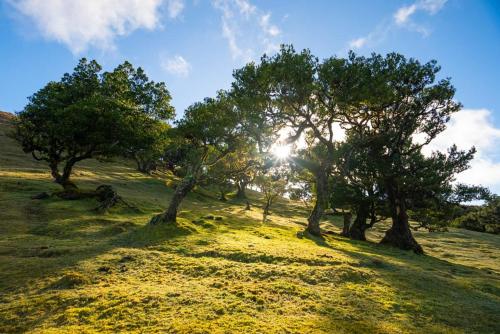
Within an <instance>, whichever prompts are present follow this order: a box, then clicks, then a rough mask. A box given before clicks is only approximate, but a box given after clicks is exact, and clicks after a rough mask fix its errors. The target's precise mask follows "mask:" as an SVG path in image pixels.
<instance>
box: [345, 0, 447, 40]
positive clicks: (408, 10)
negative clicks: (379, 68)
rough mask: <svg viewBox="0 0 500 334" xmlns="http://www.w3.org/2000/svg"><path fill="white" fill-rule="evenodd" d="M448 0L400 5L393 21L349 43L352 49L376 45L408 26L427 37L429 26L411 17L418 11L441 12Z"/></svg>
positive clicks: (379, 25)
mask: <svg viewBox="0 0 500 334" xmlns="http://www.w3.org/2000/svg"><path fill="white" fill-rule="evenodd" d="M446 1H447V0H418V1H416V2H414V3H412V4H410V5H408V6H403V7H400V8H399V9H398V10H396V12H395V13H394V14H393V21H391V22H387V20H384V21H382V22H381V23H379V24H378V25H377V26H376V27H375V29H374V30H373V31H372V32H370V33H369V34H367V35H366V36H362V37H359V38H355V39H353V40H351V41H349V43H348V48H350V49H361V48H363V47H366V46H370V45H374V44H377V43H380V42H382V41H383V40H385V39H386V37H387V36H388V34H389V33H390V32H391V31H393V30H396V29H398V28H406V29H408V30H411V31H416V32H418V33H420V34H421V35H422V36H424V37H426V36H428V35H429V34H430V31H429V29H428V28H426V27H424V26H422V25H420V24H417V23H415V22H413V20H412V19H411V18H412V16H413V15H415V14H416V13H417V12H419V11H420V12H424V13H426V14H428V15H434V14H436V13H437V12H439V11H440V10H441V9H442V8H443V7H444V5H445V4H446Z"/></svg>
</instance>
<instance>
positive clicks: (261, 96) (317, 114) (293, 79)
mask: <svg viewBox="0 0 500 334" xmlns="http://www.w3.org/2000/svg"><path fill="white" fill-rule="evenodd" d="M341 64H343V61H342V60H337V59H331V60H328V61H325V62H322V63H320V62H319V61H318V59H317V58H316V57H314V56H313V55H312V54H311V53H310V52H309V50H303V51H302V52H300V53H297V52H296V51H295V50H294V48H293V47H292V46H282V48H281V50H280V52H279V53H277V54H276V55H275V56H272V57H269V56H266V55H264V56H263V57H262V58H261V62H260V64H254V63H250V64H247V65H246V66H245V67H243V68H242V69H239V70H237V71H235V72H234V77H235V82H234V83H233V89H234V90H235V91H236V92H238V94H239V95H240V96H248V97H249V100H250V97H253V98H254V99H255V101H256V103H255V104H254V106H253V108H254V110H256V111H258V112H260V114H261V117H260V118H258V119H259V120H261V121H262V120H263V121H264V123H265V124H271V125H272V127H273V128H274V130H275V132H276V131H277V130H279V129H284V128H286V129H288V130H289V131H290V132H291V134H290V136H289V138H288V139H287V141H288V142H293V141H295V140H297V139H299V138H300V137H301V136H302V135H303V134H307V135H308V136H309V137H310V138H311V141H313V142H314V145H315V146H316V147H319V148H318V151H320V152H321V154H313V155H310V158H311V159H310V160H305V159H299V160H297V161H296V162H297V165H299V166H301V167H302V168H305V169H307V170H308V171H309V172H310V173H311V174H312V175H313V176H314V179H315V187H314V189H315V203H314V207H313V209H312V211H311V214H310V215H309V218H308V226H307V231H308V232H309V233H311V234H313V235H320V234H321V230H320V225H319V224H320V220H321V218H322V216H323V213H324V211H325V209H327V208H328V202H329V198H328V197H329V193H328V176H329V174H330V173H331V170H332V168H333V158H334V153H335V142H336V137H335V131H336V130H335V124H336V122H337V117H338V115H339V110H340V109H343V108H344V105H346V103H345V100H346V96H349V93H350V92H352V91H353V89H352V88H353V85H352V83H351V81H352V80H351V79H350V77H349V76H347V75H344V73H343V72H341V71H338V69H341V66H339V65H341ZM336 72H338V73H336ZM332 73H336V74H337V76H336V77H334V78H333V76H332ZM249 104H250V103H249Z"/></svg>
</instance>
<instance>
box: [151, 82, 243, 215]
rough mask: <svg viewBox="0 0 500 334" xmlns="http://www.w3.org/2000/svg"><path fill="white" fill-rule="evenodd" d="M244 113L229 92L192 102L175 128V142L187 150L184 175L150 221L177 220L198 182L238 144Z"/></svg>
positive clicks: (173, 130)
mask: <svg viewBox="0 0 500 334" xmlns="http://www.w3.org/2000/svg"><path fill="white" fill-rule="evenodd" d="M240 118H241V117H240V115H239V114H238V112H237V109H235V108H234V104H233V103H232V101H231V99H230V98H229V97H228V95H227V94H226V93H224V92H221V93H219V95H218V97H217V98H215V99H212V98H207V99H205V100H204V101H203V102H198V103H195V104H193V105H191V106H190V107H189V108H188V109H187V110H186V112H185V114H184V117H183V118H182V119H181V120H179V121H177V122H176V127H175V128H174V129H172V142H173V143H172V145H175V146H176V147H177V148H178V149H179V151H181V152H184V153H183V154H182V155H180V156H179V158H181V160H180V161H178V162H177V164H178V165H180V166H181V167H182V169H183V178H182V180H181V181H180V183H179V184H178V185H177V187H176V189H175V192H174V195H173V197H172V199H171V201H170V204H169V206H168V208H167V210H166V211H165V212H163V213H162V214H159V215H157V216H154V217H153V218H152V219H151V221H150V223H151V224H160V223H173V222H175V221H176V219H177V210H178V208H179V205H180V204H181V202H182V201H183V199H184V198H185V197H186V195H187V194H188V193H189V192H190V191H191V190H192V189H193V188H194V187H195V185H196V184H197V183H198V182H200V181H201V180H203V178H206V177H207V175H208V169H210V168H212V167H213V166H215V165H216V164H217V163H218V162H219V161H220V160H222V159H224V158H225V157H226V156H227V155H228V154H229V153H231V152H232V151H234V150H235V148H236V147H237V145H238V143H239V140H240V137H241V132H240V128H239V127H238V124H239V120H240Z"/></svg>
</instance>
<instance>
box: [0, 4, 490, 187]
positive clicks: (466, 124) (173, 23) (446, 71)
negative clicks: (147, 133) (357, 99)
mask: <svg viewBox="0 0 500 334" xmlns="http://www.w3.org/2000/svg"><path fill="white" fill-rule="evenodd" d="M280 43H292V44H294V46H295V47H296V48H297V49H301V48H309V49H311V51H312V52H313V53H314V54H315V55H317V56H318V57H320V58H325V57H329V56H332V55H339V56H343V55H346V53H347V51H348V50H349V49H353V50H355V51H356V52H358V53H360V54H370V53H371V52H378V53H387V52H391V51H397V52H400V53H403V54H405V55H407V56H411V57H415V58H418V59H420V60H422V61H427V60H430V59H436V60H437V61H438V62H439V64H440V65H441V66H442V71H441V75H442V76H443V77H451V78H452V83H453V84H454V85H455V87H456V88H457V94H456V99H457V100H458V101H460V102H462V104H463V105H464V110H463V111H460V112H459V113H458V114H457V115H456V117H454V118H453V119H452V121H451V123H450V129H449V130H447V132H445V133H444V134H442V135H441V136H440V138H438V139H437V140H436V142H435V143H434V144H433V146H432V147H431V149H445V148H446V147H447V146H449V144H451V143H458V145H459V146H461V147H463V148H466V147H469V146H471V145H475V146H476V147H477V148H478V155H477V159H476V161H475V162H474V164H473V168H472V169H471V170H470V171H468V172H465V173H463V174H462V175H460V176H459V179H460V181H464V182H468V183H481V184H484V185H487V186H490V187H491V188H493V189H494V190H495V191H496V192H497V193H500V150H499V149H498V147H499V145H500V83H499V82H498V80H499V78H500V1H495V0H494V1H480V0H448V1H446V0H413V1H412V0H409V1H395V0H394V1H388V0H384V1H382V0H380V1H376V0H370V1H368V0H365V1H352V0H351V1H333V0H324V1H320V0H315V1H312V0H293V1H291V0H276V1H271V0H268V1H258V0H213V1H212V0H72V1H65V0H3V1H1V0H0V59H1V61H0V73H1V75H2V77H1V80H0V110H5V111H12V112H14V111H19V110H21V109H22V108H23V106H24V105H25V103H26V97H27V96H29V95H31V94H32V93H34V92H35V91H36V90H37V89H39V88H41V87H42V86H43V85H44V84H45V83H46V82H48V81H50V80H57V79H59V78H60V77H61V75H62V74H63V73H64V72H67V71H70V70H71V69H72V68H73V67H74V65H75V64H76V62H77V61H78V59H79V58H81V57H83V56H85V57H87V58H94V59H96V60H97V61H98V62H99V63H101V64H102V65H103V66H104V68H105V69H107V70H108V69H112V68H113V67H114V66H116V65H117V64H118V63H120V62H122V61H124V60H129V61H131V62H132V63H133V64H134V65H136V66H142V67H143V68H145V70H146V71H147V73H148V75H149V76H150V77H151V78H152V79H154V80H157V81H164V82H166V84H167V87H168V88H169V90H170V91H171V93H172V96H173V104H174V106H175V107H176V109H177V114H178V115H182V112H183V110H184V109H185V107H186V106H188V105H189V104H191V103H193V102H195V101H198V100H200V99H202V98H203V97H205V96H213V95H214V94H215V92H216V91H217V90H218V89H221V88H228V86H229V84H230V82H231V79H232V78H231V74H232V71H233V69H234V68H238V67H240V66H242V65H243V64H245V63H246V62H247V61H249V60H257V59H258V58H259V57H260V56H261V55H262V54H263V53H264V52H268V53H272V52H274V51H275V50H276V48H277V47H278V45H279V44H280Z"/></svg>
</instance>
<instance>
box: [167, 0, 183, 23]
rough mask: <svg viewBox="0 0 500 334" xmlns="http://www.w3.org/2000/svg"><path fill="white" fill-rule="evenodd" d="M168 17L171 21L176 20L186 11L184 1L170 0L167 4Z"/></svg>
mask: <svg viewBox="0 0 500 334" xmlns="http://www.w3.org/2000/svg"><path fill="white" fill-rule="evenodd" d="M167 9H168V16H169V17H170V18H171V19H175V18H176V17H177V16H179V14H180V13H181V12H182V10H183V9H184V1H183V0H169V1H168V4H167Z"/></svg>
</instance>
